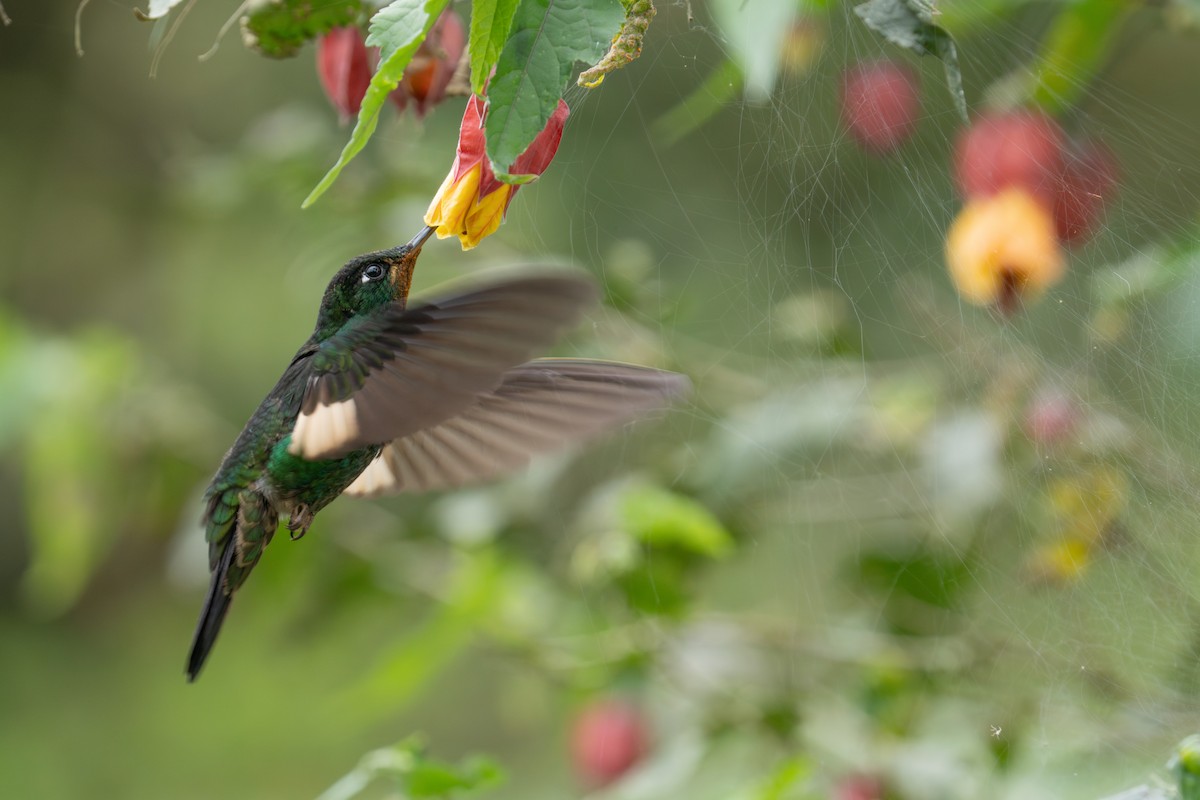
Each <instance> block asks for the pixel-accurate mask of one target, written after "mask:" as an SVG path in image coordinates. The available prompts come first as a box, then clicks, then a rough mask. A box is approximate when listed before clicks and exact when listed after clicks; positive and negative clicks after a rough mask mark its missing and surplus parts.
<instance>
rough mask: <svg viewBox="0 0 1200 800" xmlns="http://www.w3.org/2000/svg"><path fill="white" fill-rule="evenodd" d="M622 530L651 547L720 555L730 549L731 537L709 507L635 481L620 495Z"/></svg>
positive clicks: (731, 547) (705, 554)
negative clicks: (637, 483)
mask: <svg viewBox="0 0 1200 800" xmlns="http://www.w3.org/2000/svg"><path fill="white" fill-rule="evenodd" d="M621 517H622V521H623V522H624V527H625V528H626V530H628V531H630V532H631V533H632V534H633V535H634V536H635V537H636V538H637V539H638V540H639V541H641V542H642V543H644V544H648V545H651V546H655V547H676V548H679V549H681V550H684V551H686V552H689V553H694V554H697V555H702V556H707V557H709V558H720V557H722V556H725V555H727V554H728V553H729V552H730V551H731V550H732V549H733V538H732V537H731V536H730V535H729V532H728V531H726V530H725V527H724V526H723V525H721V522H720V521H719V520H718V519H717V518H716V516H714V515H713V513H712V512H711V511H709V510H708V509H707V508H705V507H704V506H702V505H701V504H700V503H698V502H696V501H695V500H693V499H692V498H690V497H685V496H683V495H681V494H676V493H675V492H671V491H669V490H667V489H662V488H659V487H657V486H646V485H635V486H633V487H631V488H630V489H629V490H627V491H626V493H625V495H624V496H623V497H622V498H621Z"/></svg>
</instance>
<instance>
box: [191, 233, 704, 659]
mask: <svg viewBox="0 0 1200 800" xmlns="http://www.w3.org/2000/svg"><path fill="white" fill-rule="evenodd" d="M433 232H434V228H432V227H427V228H425V229H424V230H422V231H421V232H420V233H419V234H417V236H416V237H414V238H413V239H412V240H411V241H410V242H408V243H407V244H405V245H401V246H400V247H395V248H392V249H389V250H380V251H377V252H373V253H367V254H366V255H362V256H358V257H357V258H353V259H351V260H350V261H348V262H347V263H346V264H345V266H343V267H342V268H341V269H340V270H338V272H337V274H335V275H334V276H333V279H332V280H331V281H330V282H329V286H328V287H327V288H326V290H325V295H324V297H323V298H322V299H321V306H320V310H319V311H318V312H317V324H316V327H315V328H314V329H313V332H312V335H311V336H310V337H309V338H308V341H306V342H305V343H304V344H303V345H302V346H301V347H300V349H299V350H298V351H297V352H296V355H295V356H293V357H292V360H291V363H289V364H288V366H287V368H286V369H285V370H284V372H283V376H282V377H281V378H280V379H279V382H278V383H276V384H275V387H274V388H273V389H271V391H270V392H269V393H268V394H267V396H266V398H265V399H264V400H263V401H262V403H261V404H260V405H259V406H258V409H257V410H255V412H254V414H253V415H252V416H251V417H250V421H249V422H247V423H246V427H245V428H243V429H242V432H241V434H239V435H238V437H237V439H236V441H234V443H233V446H232V447H231V448H230V449H229V451H228V452H227V453H226V454H225V458H224V460H223V461H222V462H221V466H220V467H219V468H218V469H217V473H216V475H215V476H214V477H213V479H212V483H210V484H209V486H208V489H207V490H206V491H205V493H204V501H203V502H204V511H203V518H202V524H203V526H204V529H205V538H206V540H207V542H208V548H209V551H208V553H209V569H210V570H211V572H212V581H211V584H210V586H209V589H208V594H207V596H206V597H205V600H204V606H203V608H202V609H201V611H200V620H199V622H198V623H197V626H196V632H195V634H194V637H193V639H192V647H191V651H190V653H189V655H188V661H187V676H188V680H189V681H194V680H195V679H196V676H197V675H198V674H199V673H200V669H201V668H202V667H203V666H204V662H205V660H206V659H207V658H208V655H209V653H210V652H211V650H212V647H213V644H214V643H215V642H216V639H217V634H218V633H219V632H220V629H221V624H222V623H223V622H224V620H225V615H226V614H227V613H228V611H229V606H230V603H231V601H232V599H233V595H234V593H235V592H236V591H237V590H238V588H239V587H241V586H242V584H243V583H244V582H245V580H246V578H247V577H248V576H249V575H250V572H251V571H252V570H253V569H254V567H255V565H256V564H258V561H259V559H260V558H262V555H263V550H264V549H265V548H266V546H267V544H268V543H270V541H271V538H272V536H274V534H275V530H276V528H277V527H278V524H279V519H280V517H281V516H286V517H287V522H286V523H285V526H286V528H287V530H288V531H289V534H290V537H291V538H292V539H293V540H296V539H299V538H301V537H302V536H304V534H305V533H306V532H307V531H308V529H309V527H310V526H311V525H312V523H313V518H314V517H315V516H316V514H317V513H318V512H319V511H320V510H321V509H323V508H324V507H325V506H327V505H329V504H330V503H331V502H333V501H334V500H335V499H337V498H338V497H339V496H341V495H343V494H345V495H350V496H355V497H375V496H379V495H384V494H389V493H400V492H424V491H433V490H442V489H453V488H457V487H461V486H466V485H470V484H474V483H478V482H483V481H486V480H489V479H493V478H497V477H499V476H501V475H504V474H506V473H509V472H512V471H514V470H516V469H519V468H520V467H522V466H524V465H525V464H526V463H528V462H529V460H530V459H531V458H533V457H534V456H537V455H542V454H546V453H550V452H553V451H555V450H558V449H561V448H563V447H565V446H567V445H570V444H573V443H576V442H581V441H584V440H586V439H588V438H591V437H593V436H595V435H598V434H600V433H603V432H604V431H606V430H609V429H612V428H614V427H617V426H619V425H621V424H623V423H626V422H629V421H631V420H633V419H635V418H637V417H639V416H641V415H643V414H645V413H646V412H649V411H653V410H656V409H661V408H664V407H666V406H668V405H669V404H670V403H671V402H672V401H674V400H676V399H678V398H680V397H682V396H683V395H685V394H686V393H687V391H688V389H689V386H690V384H689V382H688V380H687V379H686V378H685V377H684V376H682V375H678V374H676V373H672V372H667V371H663V370H658V369H652V368H649V367H641V366H635V365H632V364H623V363H618V362H614V361H600V360H590V359H577V358H533V356H534V355H535V354H536V353H538V352H539V351H542V350H544V349H546V348H548V347H550V346H551V345H552V344H553V343H554V342H555V341H556V340H557V338H558V336H559V335H560V334H561V333H562V332H564V331H565V330H566V329H567V328H569V327H570V326H571V325H572V324H574V323H575V322H577V321H578V319H579V318H580V316H581V315H582V314H583V312H584V311H585V310H586V309H587V308H588V307H589V306H591V305H592V304H594V303H596V302H597V300H598V292H597V289H596V286H595V284H594V283H593V282H592V281H591V280H589V279H587V278H584V277H583V276H581V275H578V274H574V273H568V272H565V271H564V272H557V273H556V272H536V273H528V274H517V275H510V276H507V277H502V278H493V279H490V280H485V281H480V282H476V283H474V284H471V285H466V286H461V287H459V288H457V289H454V290H451V291H447V292H445V293H443V294H441V295H438V296H434V297H432V298H430V299H427V300H421V301H414V302H413V303H409V302H408V291H409V286H410V284H411V282H412V276H413V270H414V268H415V267H416V263H417V257H418V256H419V255H420V252H421V247H422V245H423V244H424V243H425V241H426V240H427V239H428V238H429V237H430V236H431V235H432V234H433ZM531 359H532V360H531Z"/></svg>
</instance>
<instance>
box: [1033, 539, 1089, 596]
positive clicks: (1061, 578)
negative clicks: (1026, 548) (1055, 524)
mask: <svg viewBox="0 0 1200 800" xmlns="http://www.w3.org/2000/svg"><path fill="white" fill-rule="evenodd" d="M1091 560H1092V547H1091V545H1089V544H1088V543H1087V542H1080V541H1076V540H1074V539H1063V540H1062V541H1059V542H1054V543H1053V544H1048V545H1044V546H1042V547H1039V548H1038V549H1037V550H1035V551H1034V552H1033V553H1032V554H1031V556H1030V558H1029V559H1028V560H1027V561H1026V562H1025V571H1026V575H1027V576H1028V578H1029V580H1031V581H1032V582H1034V583H1037V584H1043V585H1045V584H1049V585H1054V586H1063V585H1065V584H1070V583H1075V582H1077V581H1079V580H1081V579H1082V578H1083V574H1084V571H1085V570H1086V569H1087V566H1088V564H1089V563H1090V562H1091Z"/></svg>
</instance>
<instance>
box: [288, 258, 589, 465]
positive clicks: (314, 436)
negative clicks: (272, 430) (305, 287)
mask: <svg viewBox="0 0 1200 800" xmlns="http://www.w3.org/2000/svg"><path fill="white" fill-rule="evenodd" d="M596 294H597V292H596V288H595V286H594V285H593V283H592V282H591V281H590V280H588V279H586V278H583V277H581V276H578V275H573V274H563V275H550V274H542V275H536V276H525V277H517V278H507V279H504V280H501V281H496V282H493V283H491V284H486V285H483V286H476V287H475V288H472V289H470V290H468V291H463V292H460V293H458V294H452V295H448V296H445V297H441V298H436V299H433V300H428V301H425V302H419V303H414V304H412V305H410V306H408V307H407V308H403V307H401V306H400V305H398V304H396V305H393V306H390V307H388V308H387V309H385V310H384V311H383V312H381V313H379V314H375V315H372V316H371V317H367V318H365V319H362V320H356V321H354V322H353V323H351V324H348V325H347V326H346V327H345V328H344V329H343V330H342V331H339V332H338V333H337V334H335V335H334V336H332V337H330V338H329V339H328V340H326V341H325V342H322V343H321V344H320V346H319V347H318V349H317V352H315V353H314V354H313V355H312V357H311V359H310V365H309V370H310V372H309V377H308V382H307V387H306V389H305V392H304V397H303V400H302V401H301V405H300V413H299V415H298V417H297V419H296V425H295V427H294V428H293V430H292V441H291V445H290V447H289V450H290V452H292V453H294V454H297V455H301V456H303V457H304V458H308V459H324V458H335V457H337V456H339V455H342V454H345V453H347V452H349V451H351V450H355V449H358V448H361V447H367V446H370V445H376V444H382V443H384V442H390V441H392V440H393V439H397V438H400V437H402V436H406V435H408V434H411V433H415V432H416V431H419V430H422V429H424V428H428V427H430V426H432V425H435V424H437V423H438V422H441V421H442V420H444V419H447V418H449V417H451V416H453V415H455V414H457V413H459V412H461V411H462V410H463V409H465V408H467V407H468V406H470V405H471V404H472V403H473V402H474V401H475V398H476V396H478V395H479V394H480V393H482V392H487V391H489V390H491V389H492V388H494V387H495V386H496V385H497V384H498V383H499V382H500V378H501V376H502V375H503V374H504V372H505V371H506V370H508V369H509V368H511V367H513V366H515V365H517V364H520V363H521V362H523V361H525V360H527V359H528V358H530V357H531V356H532V355H534V354H535V353H536V352H538V351H539V350H543V349H545V348H547V347H549V346H550V345H552V344H553V343H554V341H555V339H557V338H558V336H559V335H560V334H561V332H562V331H563V329H564V328H566V327H568V326H570V325H572V324H574V323H575V322H577V321H578V319H579V317H580V315H581V314H582V312H583V310H584V309H585V308H586V307H587V306H588V305H591V304H592V303H594V302H596Z"/></svg>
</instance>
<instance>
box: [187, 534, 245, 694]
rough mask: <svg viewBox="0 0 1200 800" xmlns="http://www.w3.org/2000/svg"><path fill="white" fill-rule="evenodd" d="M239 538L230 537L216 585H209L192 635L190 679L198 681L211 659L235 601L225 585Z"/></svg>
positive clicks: (214, 571) (213, 580)
mask: <svg viewBox="0 0 1200 800" xmlns="http://www.w3.org/2000/svg"><path fill="white" fill-rule="evenodd" d="M235 538H236V537H235V536H234V535H233V534H232V533H231V534H230V535H229V536H227V537H226V540H225V549H224V550H222V551H221V560H220V561H219V562H218V563H217V568H216V569H215V570H213V574H212V585H211V586H209V587H208V596H207V597H205V598H204V608H202V609H200V621H199V622H198V623H196V633H195V635H194V636H192V651H191V653H189V654H188V664H187V676H188V681H189V682H190V681H194V680H196V676H197V675H199V674H200V668H201V667H203V666H204V660H205V659H206V658H208V654H209V653H210V652H211V651H212V648H213V645H214V644H215V643H216V641H217V634H218V633H220V632H221V623H222V622H224V621H225V614H226V613H227V612H228V611H229V604H230V602H232V600H233V593H232V592H227V591H226V590H225V587H226V586H227V585H228V582H227V578H228V575H229V567H230V565H231V564H232V563H233V554H234V552H235V551H236V550H237V548H236V547H234V543H233V542H234V539H235Z"/></svg>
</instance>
